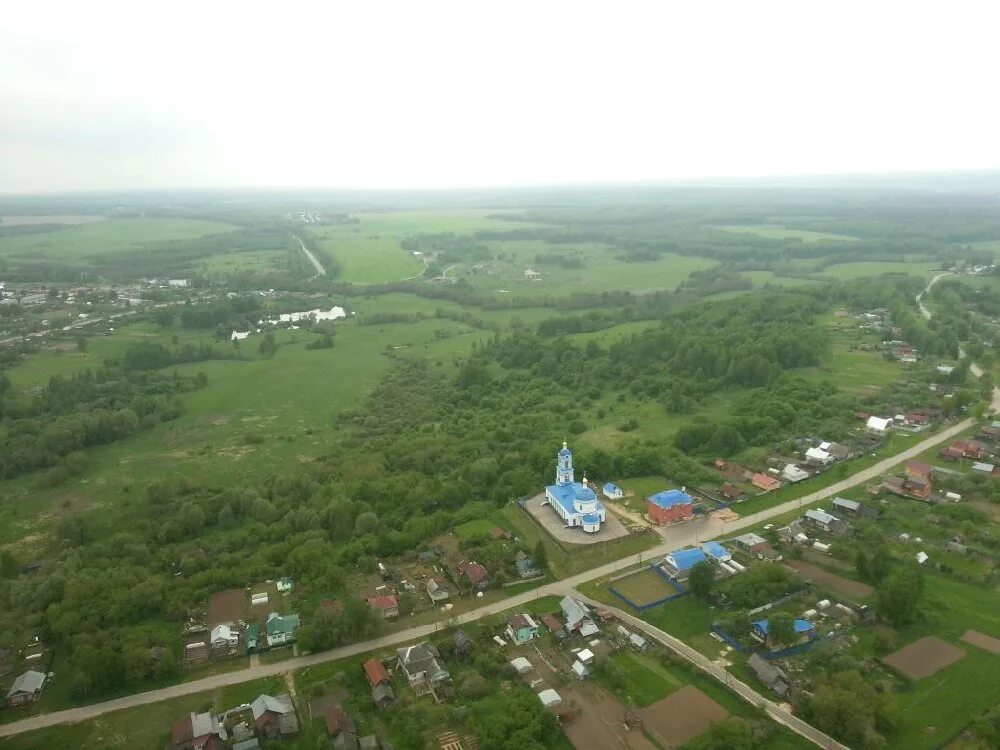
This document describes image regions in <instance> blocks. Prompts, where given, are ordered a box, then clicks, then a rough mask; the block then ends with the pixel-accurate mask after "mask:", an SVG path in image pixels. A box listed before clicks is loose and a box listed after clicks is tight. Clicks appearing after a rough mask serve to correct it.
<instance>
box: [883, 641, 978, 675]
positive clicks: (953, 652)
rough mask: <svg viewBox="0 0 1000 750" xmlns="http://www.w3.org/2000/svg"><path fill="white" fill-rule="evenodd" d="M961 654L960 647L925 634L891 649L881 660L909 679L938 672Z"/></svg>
mask: <svg viewBox="0 0 1000 750" xmlns="http://www.w3.org/2000/svg"><path fill="white" fill-rule="evenodd" d="M963 656H965V652H964V651H962V649H960V648H956V647H955V646H952V645H951V644H950V643H945V642H944V641H942V640H941V639H940V638H935V637H934V636H926V637H924V638H921V639H920V640H919V641H915V642H914V643H911V644H909V645H908V646H903V648H901V649H898V650H896V651H893V652H892V653H891V654H889V655H888V656H886V657H885V658H884V659H882V661H883V662H885V663H886V664H888V665H889V666H890V667H892V668H893V669H895V670H896V671H897V672H899V673H901V674H903V675H905V676H907V677H909V678H910V679H911V680H920V679H923V678H924V677H930V676H931V675H932V674H935V673H937V672H940V671H941V670H942V669H944V668H945V667H947V666H949V665H950V664H953V663H955V662H956V661H958V660H959V659H961V658H962V657H963Z"/></svg>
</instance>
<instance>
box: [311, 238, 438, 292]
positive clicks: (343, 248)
mask: <svg viewBox="0 0 1000 750" xmlns="http://www.w3.org/2000/svg"><path fill="white" fill-rule="evenodd" d="M316 239H317V240H318V241H319V243H320V245H321V246H322V247H323V248H324V249H325V250H327V251H329V253H330V254H331V255H332V256H333V257H334V258H335V259H336V260H337V262H338V263H339V264H340V273H339V274H338V275H337V277H336V278H337V280H338V281H346V282H350V283H352V284H381V283H384V282H388V281H400V280H402V279H406V278H410V277H414V276H417V275H418V274H419V273H420V272H421V270H422V269H423V267H424V266H423V263H422V262H421V261H420V260H419V259H418V258H416V257H414V256H413V255H411V254H409V253H407V252H406V251H405V250H403V248H401V247H400V246H399V240H398V238H396V237H394V236H392V235H385V234H378V233H372V230H371V229H370V228H366V227H364V225H361V226H358V225H345V226H335V227H324V228H323V229H320V230H316Z"/></svg>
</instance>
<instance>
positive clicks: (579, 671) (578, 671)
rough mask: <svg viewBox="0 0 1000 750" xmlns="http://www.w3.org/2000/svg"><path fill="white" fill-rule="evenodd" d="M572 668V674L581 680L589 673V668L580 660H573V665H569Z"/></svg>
mask: <svg viewBox="0 0 1000 750" xmlns="http://www.w3.org/2000/svg"><path fill="white" fill-rule="evenodd" d="M570 669H572V670H573V674H575V675H576V678H577V679H578V680H582V679H584V678H585V677H587V676H588V675H589V674H590V670H589V669H587V665H586V664H584V663H583V662H580V661H575V662H573V666H572V667H570Z"/></svg>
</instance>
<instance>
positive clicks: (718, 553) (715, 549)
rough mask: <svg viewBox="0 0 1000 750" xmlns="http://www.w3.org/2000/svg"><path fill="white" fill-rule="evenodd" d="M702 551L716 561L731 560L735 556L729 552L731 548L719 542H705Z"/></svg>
mask: <svg viewBox="0 0 1000 750" xmlns="http://www.w3.org/2000/svg"><path fill="white" fill-rule="evenodd" d="M701 551H702V552H704V553H705V554H706V555H708V556H709V557H711V558H712V559H713V560H715V561H716V562H729V561H730V560H732V559H733V556H732V555H731V554H729V550H727V549H726V548H725V547H723V546H722V545H721V544H719V543H718V542H705V543H704V544H703V545H701Z"/></svg>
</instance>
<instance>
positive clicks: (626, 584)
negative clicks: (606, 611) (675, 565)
mask: <svg viewBox="0 0 1000 750" xmlns="http://www.w3.org/2000/svg"><path fill="white" fill-rule="evenodd" d="M611 590H612V591H614V592H616V593H617V594H618V595H619V596H622V597H624V598H625V599H627V600H628V602H629V603H630V604H632V606H634V607H636V608H642V607H645V606H647V605H651V604H654V603H656V602H659V601H662V600H663V599H666V598H667V597H670V596H676V595H677V594H678V591H677V589H675V588H674V587H673V586H671V585H670V584H669V583H667V582H666V581H665V580H664V579H663V577H662V576H661V575H660V574H659V573H657V572H656V571H654V570H650V569H648V568H647V569H646V570H641V571H639V572H638V573H633V574H632V575H630V576H626V577H625V578H620V579H618V580H617V581H615V582H613V583H612V584H611Z"/></svg>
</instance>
